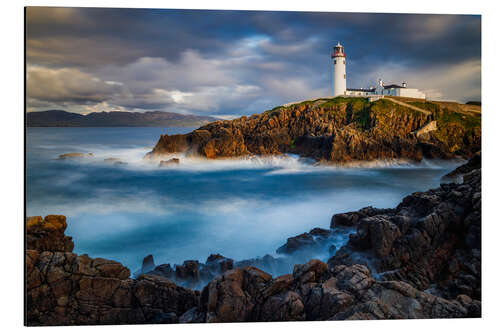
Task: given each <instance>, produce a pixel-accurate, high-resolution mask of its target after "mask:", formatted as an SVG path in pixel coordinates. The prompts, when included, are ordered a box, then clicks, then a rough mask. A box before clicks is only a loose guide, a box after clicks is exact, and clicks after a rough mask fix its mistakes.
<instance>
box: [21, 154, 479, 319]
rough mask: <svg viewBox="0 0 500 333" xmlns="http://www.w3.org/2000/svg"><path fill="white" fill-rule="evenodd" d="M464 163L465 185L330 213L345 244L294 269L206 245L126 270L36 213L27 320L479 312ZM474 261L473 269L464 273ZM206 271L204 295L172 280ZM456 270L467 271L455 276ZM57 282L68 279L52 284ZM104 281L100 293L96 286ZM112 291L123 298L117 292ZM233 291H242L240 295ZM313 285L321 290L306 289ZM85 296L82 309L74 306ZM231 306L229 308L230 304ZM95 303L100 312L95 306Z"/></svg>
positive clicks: (474, 202)
mask: <svg viewBox="0 0 500 333" xmlns="http://www.w3.org/2000/svg"><path fill="white" fill-rule="evenodd" d="M479 159H480V158H479ZM476 162H477V161H476ZM463 169H464V168H462V170H463ZM465 169H466V171H468V172H467V174H466V175H465V176H462V177H463V182H464V183H462V184H455V183H449V184H442V185H441V187H440V188H439V189H434V190H429V191H427V192H417V193H414V194H412V195H410V196H408V197H406V198H405V199H403V201H402V202H401V204H399V205H398V206H397V207H396V208H393V209H383V210H381V209H375V208H371V207H369V208H365V209H362V210H360V211H357V212H350V213H343V214H336V215H334V217H333V218H332V222H331V228H333V229H335V227H337V226H342V227H345V228H353V230H355V232H353V234H352V236H351V237H350V239H349V241H348V243H347V244H346V245H345V246H343V247H342V248H340V249H337V250H336V251H335V254H334V255H333V256H332V257H331V258H330V259H329V260H328V263H325V262H321V261H319V260H311V261H309V262H308V263H307V264H299V265H295V267H294V268H293V274H285V275H282V276H279V277H276V278H273V277H272V276H271V275H269V274H268V273H265V271H263V270H260V269H259V268H256V267H254V265H257V266H258V265H259V264H262V263H264V262H265V261H267V264H268V265H272V264H275V265H276V264H277V263H276V261H275V258H269V257H264V258H261V259H260V260H261V261H262V262H261V263H259V262H258V259H254V260H253V261H252V260H248V261H246V262H245V261H244V262H240V263H238V262H236V263H235V262H234V261H232V260H231V259H229V258H224V257H222V256H217V255H214V256H213V257H212V259H210V257H209V259H210V260H207V263H206V264H203V266H201V265H200V263H196V262H194V261H186V262H185V263H184V264H183V265H182V266H177V267H176V268H175V271H174V270H173V269H172V268H171V267H170V270H169V269H168V268H167V267H166V266H165V265H159V266H154V268H153V269H152V270H150V271H146V272H141V274H139V276H138V277H137V279H130V278H128V277H129V276H130V271H129V270H128V269H127V268H125V267H123V266H122V265H121V264H119V263H117V262H113V261H109V260H105V259H90V258H88V257H86V256H85V255H83V256H77V255H76V254H74V253H71V250H69V248H68V247H63V248H61V246H60V242H58V241H54V240H51V239H50V237H54V236H55V239H60V238H61V237H65V236H64V230H65V228H66V226H65V223H64V224H63V223H60V226H58V227H57V226H56V227H53V226H52V227H50V228H49V229H48V230H45V229H46V228H47V226H49V225H53V224H54V223H47V222H43V223H42V222H40V220H41V218H40V219H37V221H38V222H37V223H38V224H36V225H37V228H41V230H40V229H38V230H37V229H36V228H35V229H33V230H31V229H30V227H28V234H29V235H35V236H36V237H38V238H39V239H40V240H43V241H42V243H43V244H45V245H43V246H41V245H40V244H37V245H33V243H32V244H31V245H29V247H28V248H27V250H28V251H27V270H28V275H27V276H28V278H27V282H28V290H27V294H28V322H27V324H28V325H68V324H85V323H86V324H97V323H109V324H123V323H153V322H165V323H167V322H204V321H207V322H230V321H266V320H271V321H281V320H304V319H305V320H327V319H334V320H341V319H361V318H364V319H375V318H379V319H383V318H446V317H453V318H456V317H477V316H480V311H481V310H480V281H481V280H480V272H481V271H480V230H481V225H480V223H481V220H480V179H481V171H480V170H481V169H480V165H479V168H478V166H477V165H475V166H473V167H472V170H470V168H469V169H467V168H465ZM478 189H479V191H477V190H478ZM460 207H462V208H461V209H460ZM463 207H465V208H463ZM46 219H47V217H46ZM51 219H52V218H49V220H51ZM64 220H65V219H64ZM29 221H32V220H29ZM29 224H30V223H28V225H29ZM31 224H33V223H31ZM471 228H472V229H471ZM331 232H332V229H330V230H327V229H319V228H317V229H313V230H311V231H310V232H309V233H304V234H302V235H299V236H296V237H291V238H289V239H288V241H287V243H286V244H285V245H284V246H283V247H282V250H283V251H290V250H293V251H295V250H297V249H302V248H310V247H311V246H312V247H314V246H321V243H322V241H324V240H325V239H328V237H329V236H330V234H331ZM423 235H427V236H423ZM471 235H472V236H471ZM422 237H423V238H422ZM478 237H479V242H478V239H477V238H478ZM47 239H48V241H46V240H47ZM428 239H431V241H430V242H429V241H428ZM415 242H416V243H415ZM66 243H67V241H66ZM405 244H406V245H405ZM411 244H413V247H412V246H410V245H411ZM436 244H437V246H438V247H437V248H434V247H435V246H436ZM464 244H465V245H464ZM467 244H468V245H467ZM478 244H479V245H478ZM405 246H406V247H405ZM30 247H31V248H30ZM71 249H72V247H71ZM405 249H406V250H405ZM293 251H292V252H293ZM405 251H406V252H405ZM407 251H409V252H407ZM422 251H423V252H422ZM428 252H431V253H438V254H439V255H438V256H437V257H429V258H427V259H428V260H427V259H426V260H424V261H422V258H423V257H422V255H424V253H428ZM406 253H408V254H406ZM411 253H413V255H412V254H411ZM424 257H425V255H424ZM56 258H58V259H56ZM388 258H389V259H388ZM391 258H392V259H391ZM425 258H426V257H425ZM463 258H467V260H464V259H463ZM231 261H232V264H231ZM421 262H425V263H426V264H425V265H424V267H421V266H419V264H420V263H421ZM442 262H449V265H448V266H449V267H446V272H444V273H443V272H441V271H439V272H437V271H436V269H438V268H440V267H441V266H442V264H440V263H442ZM146 263H147V262H146ZM467 263H469V264H467ZM477 265H479V270H478V269H477V267H475V266H477ZM206 266H207V267H208V268H206ZM103 267H104V268H103ZM145 267H148V265H146V266H145ZM471 267H473V270H475V274H476V277H475V278H474V279H472V280H471V278H470V276H471V272H470V269H471ZM474 267H475V268H474ZM149 268H151V266H149ZM210 269H212V271H213V272H216V274H219V275H216V274H214V276H213V277H212V279H211V281H210V282H209V283H208V285H207V286H205V287H204V288H203V289H202V291H201V293H200V292H198V291H192V290H190V289H188V288H184V287H181V286H178V285H176V284H175V283H174V282H173V281H172V280H176V279H177V280H178V281H181V280H186V281H189V282H190V283H193V282H196V281H195V280H196V279H198V280H199V279H200V276H201V275H200V274H203V270H205V271H207V270H208V271H210ZM145 270H147V269H145ZM127 272H128V274H126V273H127ZM151 272H153V273H151ZM144 273H146V274H144ZM290 273H292V272H290ZM466 273H467V274H466ZM220 274H222V275H220ZM443 274H444V275H445V277H446V278H442V276H443ZM446 274H448V275H446ZM461 274H462V275H465V276H469V277H467V278H466V280H463V279H462V277H461ZM473 275H474V274H473ZM473 275H472V276H473ZM172 276H173V277H172ZM169 277H170V279H169ZM438 277H439V278H438ZM171 279H172V280H171ZM467 279H468V280H467ZM84 281H86V282H84ZM478 283H479V287H478V286H477V284H478ZM55 285H57V286H59V285H65V286H66V287H65V288H61V289H56V288H54V286H55ZM96 288H97V289H96ZM102 288H104V289H102ZM439 288H441V289H440V290H439V291H433V290H437V289H439ZM108 289H109V293H108V294H102V293H103V292H104V291H105V290H108ZM55 290H57V291H56V292H55ZM457 292H460V293H458V294H457ZM117 293H118V294H121V295H123V297H125V299H127V300H129V299H130V302H129V301H123V299H120V300H117V299H116V295H117ZM241 293H243V295H246V296H244V297H243V298H242V297H241V296H237V295H241ZM317 293H319V294H318V295H323V296H321V297H319V299H318V298H317V297H316V296H314V297H313V295H316V294H317ZM325 295H326V296H325ZM440 295H444V296H446V298H442V297H440ZM478 295H479V299H478ZM123 297H122V298H123ZM214 297H215V299H214ZM387 297H390V299H387ZM367 299H368V300H367ZM132 300H136V301H132ZM82 302H83V303H82ZM158 302H159V303H158ZM408 302H410V303H411V304H413V305H412V306H409V305H408V304H410V303H408ZM415 302H416V303H418V304H419V305H418V306H417V307H415V304H416V303H415ZM160 303H161V304H163V305H161V306H159V305H158V304H160ZM84 304H86V305H84ZM155 304H156V305H155ZM370 304H372V305H370ZM90 305H91V306H90ZM174 305H175V306H174ZM82 306H84V307H85V309H86V310H85V311H87V312H85V313H87V314H90V315H87V316H81V315H78V313H80V312H81V311H82ZM89 306H90V307H89ZM158 306H159V307H158ZM373 306H375V308H373ZM408 306H409V307H408ZM228 307H229V308H232V309H237V311H229V312H228V311H227V308H228ZM401 307H402V309H401ZM318 309H319V310H318ZM321 309H323V310H321ZM377 309H378V310H377ZM95 311H98V312H99V311H104V312H103V314H102V315H99V316H98V315H97V312H95ZM139 313H140V314H142V315H139ZM269 313H272V315H270V316H269Z"/></svg>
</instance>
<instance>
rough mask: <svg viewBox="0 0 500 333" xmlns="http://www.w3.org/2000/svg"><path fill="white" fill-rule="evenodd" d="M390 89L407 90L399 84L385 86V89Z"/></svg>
mask: <svg viewBox="0 0 500 333" xmlns="http://www.w3.org/2000/svg"><path fill="white" fill-rule="evenodd" d="M390 88H405V87H403V86H400V85H398V84H389V85H387V86H386V85H384V89H390Z"/></svg>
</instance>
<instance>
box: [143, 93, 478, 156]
mask: <svg viewBox="0 0 500 333" xmlns="http://www.w3.org/2000/svg"><path fill="white" fill-rule="evenodd" d="M433 106H435V108H431V110H426V111H425V112H419V111H416V110H414V109H411V108H409V107H405V106H403V105H399V104H396V103H394V102H392V101H390V100H378V101H376V102H373V103H371V102H368V101H367V100H366V99H363V98H341V97H337V98H334V99H329V100H325V99H322V100H316V101H310V102H303V103H299V104H295V105H291V106H288V107H278V108H275V109H273V110H270V111H266V112H264V113H262V114H259V115H253V116H251V117H241V118H238V119H235V120H231V121H217V122H213V123H210V124H207V125H205V126H203V127H200V128H199V129H197V130H195V131H193V132H191V133H188V134H185V135H172V136H169V135H163V136H161V138H160V140H159V141H158V143H157V144H156V146H155V147H154V149H153V151H152V152H150V153H149V154H148V156H149V157H159V156H161V155H164V154H169V153H180V152H186V153H187V154H192V155H201V156H204V157H207V158H211V159H213V158H226V157H239V156H245V155H253V154H259V155H267V154H281V153H296V154H299V155H301V156H304V157H311V158H314V159H315V160H317V161H326V162H335V163H345V162H351V161H368V160H375V159H392V158H407V159H412V160H417V161H418V160H421V159H422V158H423V157H427V158H452V157H454V156H461V157H465V158H468V157H470V156H471V155H472V154H473V153H474V152H476V151H478V150H480V145H481V128H480V115H476V114H455V113H453V112H451V111H448V110H446V109H441V107H440V106H439V105H437V104H436V105H433ZM433 121H434V122H435V124H436V125H437V126H436V127H437V129H436V130H432V131H429V132H426V133H424V134H422V135H420V133H419V130H420V129H421V128H422V127H424V126H426V125H427V124H429V123H431V122H433ZM432 127H433V126H432Z"/></svg>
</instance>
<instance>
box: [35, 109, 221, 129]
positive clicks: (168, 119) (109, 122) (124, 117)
mask: <svg viewBox="0 0 500 333" xmlns="http://www.w3.org/2000/svg"><path fill="white" fill-rule="evenodd" d="M216 120H218V119H217V118H213V117H207V116H196V115H184V114H179V113H174V112H162V111H148V112H123V111H111V112H93V113H89V114H87V115H83V114H79V113H72V112H67V111H63V110H47V111H37V112H28V113H27V114H26V124H27V126H28V127H164V126H201V125H204V124H207V123H210V122H213V121H216Z"/></svg>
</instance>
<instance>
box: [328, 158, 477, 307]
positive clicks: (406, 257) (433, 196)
mask: <svg viewBox="0 0 500 333" xmlns="http://www.w3.org/2000/svg"><path fill="white" fill-rule="evenodd" d="M477 158H479V160H480V156H479V157H477ZM471 165H474V163H471V164H469V166H468V167H467V168H469V167H470V166H471ZM459 169H460V168H459ZM462 169H464V168H462ZM467 170H469V169H467ZM480 201H481V170H480V169H474V170H471V171H469V172H468V173H466V174H464V175H463V183H460V184H455V183H450V184H442V185H441V186H440V188H437V189H433V190H429V191H427V192H416V193H413V194H411V195H409V196H407V197H406V198H404V199H403V201H402V202H401V203H400V204H399V205H398V206H397V207H396V209H393V210H387V211H385V212H383V211H380V212H376V214H375V215H371V216H368V214H365V213H364V212H361V211H360V212H359V213H358V214H356V213H347V214H346V215H348V216H359V218H358V219H357V222H356V223H355V224H354V227H355V228H356V230H357V231H356V233H355V234H353V235H351V237H350V239H349V242H348V243H347V245H346V246H345V247H343V248H341V249H339V250H338V251H337V252H336V253H335V255H334V256H333V257H332V258H330V259H329V265H330V267H335V266H336V265H340V264H346V265H351V264H354V263H360V264H366V265H369V266H370V267H372V268H373V269H375V270H376V273H377V274H380V276H381V278H383V279H384V280H400V281H403V282H406V283H409V284H410V285H412V286H413V287H415V288H417V289H419V290H426V289H428V288H429V287H430V286H431V285H436V286H437V287H436V291H437V292H438V293H439V294H441V295H445V296H446V297H447V298H450V299H454V298H455V297H457V296H458V295H459V294H464V295H467V296H469V297H471V298H472V299H474V300H478V301H479V300H480V299H481V295H480V291H481V283H480V281H481V273H480V263H481V252H480V245H481V202H480ZM336 216H338V215H336ZM336 216H335V217H334V220H335V221H337V220H338V219H337V218H336ZM343 218H345V217H344V216H342V217H341V218H340V220H342V219H343ZM347 220H348V221H352V220H354V219H350V218H348V219H347ZM348 223H350V222H348Z"/></svg>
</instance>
